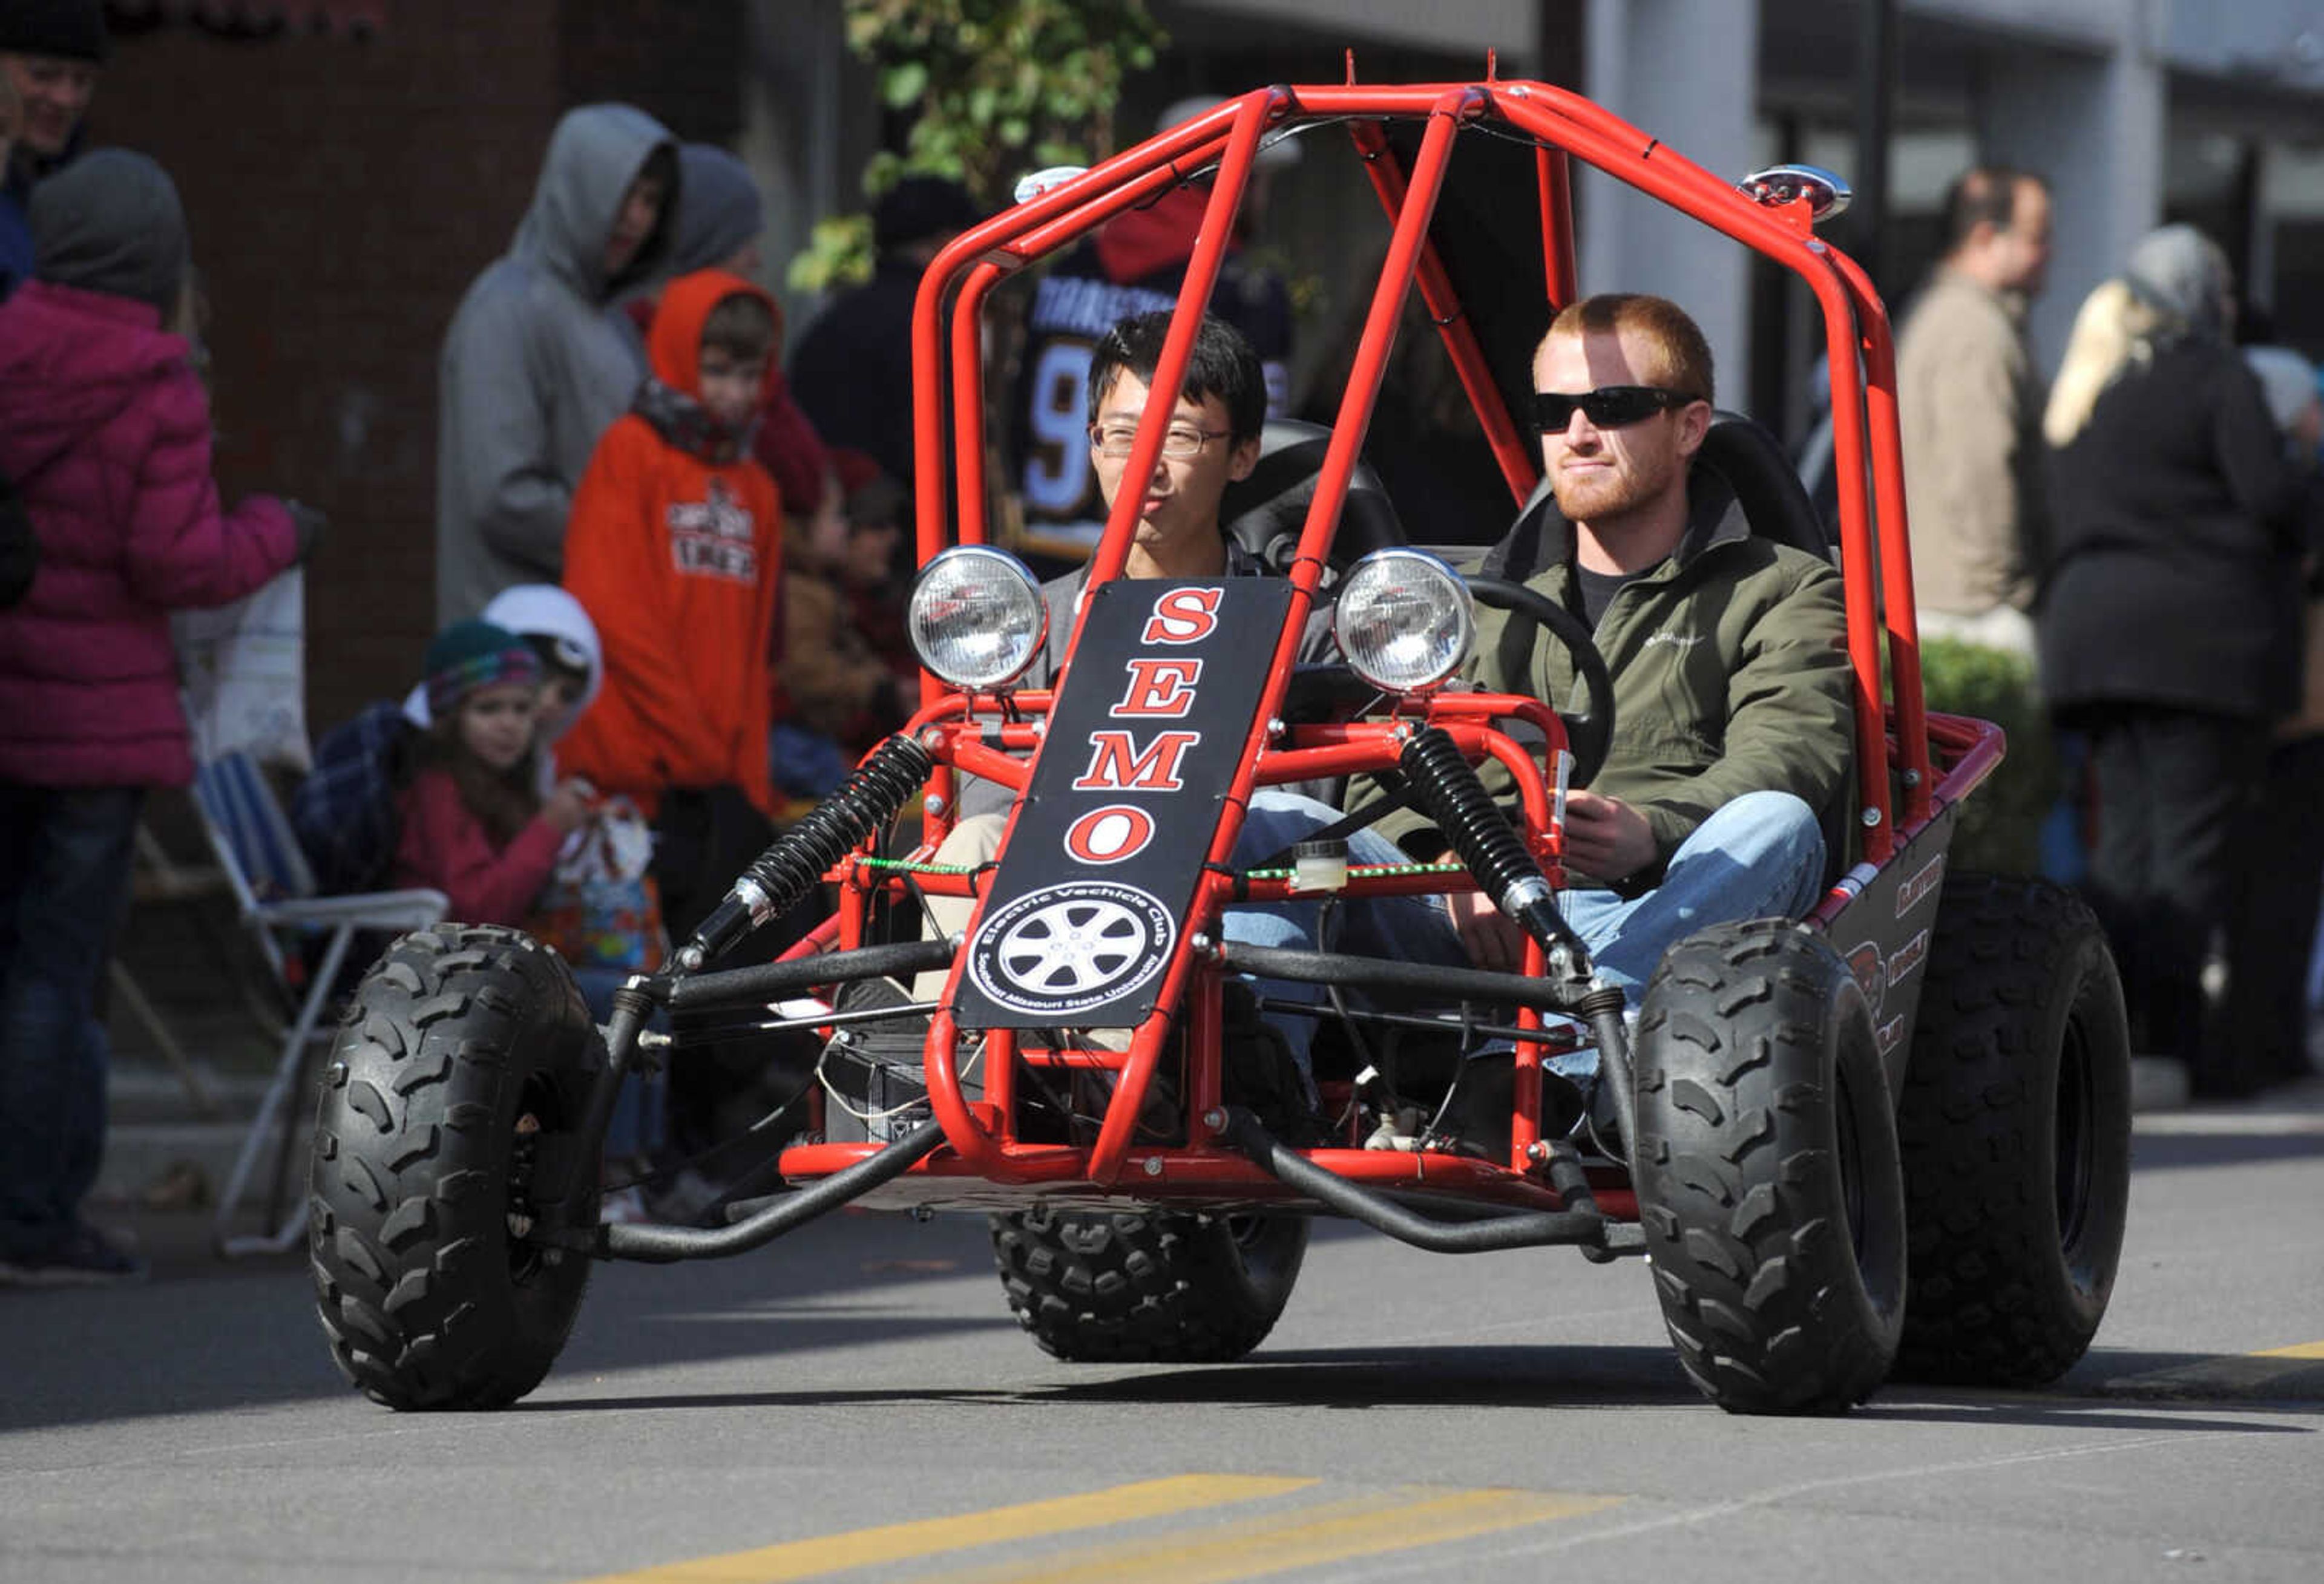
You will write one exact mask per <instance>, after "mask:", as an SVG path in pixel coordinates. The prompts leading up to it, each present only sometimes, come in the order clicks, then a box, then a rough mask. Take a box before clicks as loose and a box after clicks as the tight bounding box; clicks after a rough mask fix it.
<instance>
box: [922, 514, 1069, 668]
mask: <svg viewBox="0 0 2324 1584" xmlns="http://www.w3.org/2000/svg"><path fill="white" fill-rule="evenodd" d="M908 626H909V627H910V630H911V635H912V651H913V652H914V653H915V654H917V655H918V656H919V657H920V664H922V665H923V666H926V667H927V668H928V669H929V670H931V671H934V672H935V673H936V675H937V676H939V677H943V678H944V679H945V681H946V682H949V683H951V684H952V685H953V686H954V687H963V688H966V689H968V690H969V691H970V692H972V693H974V692H982V691H985V690H988V689H991V688H994V687H1001V686H1006V685H1008V684H1009V683H1011V682H1014V681H1015V680H1016V679H1017V678H1018V677H1021V676H1023V675H1024V674H1025V668H1026V667H1028V666H1029V665H1031V664H1032V663H1033V659H1034V657H1035V656H1037V655H1038V654H1039V653H1040V652H1041V645H1042V644H1043V643H1044V642H1045V641H1047V639H1048V636H1049V607H1048V605H1047V603H1046V602H1045V601H1044V600H1043V599H1042V598H1041V585H1039V584H1037V583H1036V582H1035V581H1034V580H1033V575H1032V573H1030V572H1028V571H1027V570H1026V567H1025V564H1024V563H1023V562H1022V561H1019V559H1017V557H1014V556H1011V555H1010V554H1009V553H1008V552H1007V551H1005V550H996V549H993V548H991V547H989V546H986V545H954V547H953V548H951V549H949V550H945V551H944V552H942V553H941V554H939V555H937V556H936V557H935V558H934V559H933V560H931V561H930V562H929V563H928V564H927V566H924V567H922V568H921V569H920V576H919V579H918V582H916V583H914V584H913V585H912V603H911V608H910V613H909V618H908Z"/></svg>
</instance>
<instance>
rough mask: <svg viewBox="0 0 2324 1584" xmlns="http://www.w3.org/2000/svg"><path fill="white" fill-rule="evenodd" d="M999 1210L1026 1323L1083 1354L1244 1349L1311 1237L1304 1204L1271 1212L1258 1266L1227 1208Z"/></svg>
mask: <svg viewBox="0 0 2324 1584" xmlns="http://www.w3.org/2000/svg"><path fill="white" fill-rule="evenodd" d="M990 1219H991V1227H992V1254H993V1262H994V1264H995V1265H996V1266H998V1267H999V1270H1000V1273H1001V1286H1002V1288H1003V1289H1004V1290H1005V1291H1006V1292H1007V1293H1008V1295H1009V1307H1010V1310H1011V1311H1012V1312H1014V1313H1015V1314H1016V1316H1017V1322H1018V1323H1019V1325H1021V1326H1023V1327H1024V1328H1025V1330H1026V1331H1028V1333H1030V1334H1031V1336H1032V1338H1033V1340H1035V1341H1036V1342H1037V1343H1039V1344H1040V1346H1041V1348H1042V1349H1044V1350H1045V1351H1047V1352H1048V1353H1050V1354H1052V1355H1053V1356H1055V1357H1056V1358H1063V1359H1065V1360H1068V1361H1069V1362H1074V1363H1093V1364H1223V1363H1227V1362H1230V1361H1231V1360H1233V1359H1236V1358H1241V1357H1242V1356H1243V1355H1244V1354H1246V1353H1248V1352H1250V1350H1251V1349H1254V1348H1256V1347H1258V1346H1259V1343H1260V1342H1262V1341H1264V1340H1266V1338H1267V1333H1268V1331H1271V1330H1273V1329H1274V1326H1275V1322H1276V1320H1277V1317H1278V1316H1280V1315H1281V1314H1282V1312H1283V1306H1284V1304H1285V1303H1287V1302H1288V1301H1289V1299H1290V1296H1291V1288H1292V1285H1293V1284H1294V1282H1295V1281H1296V1279H1297V1277H1298V1274H1299V1266H1300V1262H1301V1260H1302V1259H1303V1258H1304V1257H1305V1251H1306V1247H1307V1221H1306V1219H1305V1217H1302V1216H1270V1217H1266V1218H1263V1224H1262V1225H1261V1226H1260V1228H1259V1230H1258V1232H1257V1237H1258V1238H1259V1239H1260V1240H1261V1243H1262V1248H1261V1255H1262V1257H1261V1258H1260V1259H1259V1261H1258V1262H1257V1263H1256V1266H1254V1265H1253V1263H1251V1262H1250V1261H1247V1260H1246V1259H1245V1257H1244V1254H1243V1251H1242V1249H1241V1248H1240V1246H1239V1245H1238V1244H1237V1242H1236V1240H1235V1236H1234V1232H1233V1230H1232V1229H1231V1226H1230V1225H1229V1223H1228V1222H1227V1221H1226V1220H1222V1219H1217V1218H1205V1217H1198V1216H1190V1215H1172V1214H1165V1213H1162V1212H1158V1211H1155V1212H1139V1211H1114V1212H1085V1211H1054V1210H1050V1209H1047V1208H1046V1207H1042V1206H1036V1207H1035V1208H1033V1209H1031V1210H1028V1211H1021V1212H1018V1213H1015V1214H1010V1215H996V1216H993V1217H991V1218H990Z"/></svg>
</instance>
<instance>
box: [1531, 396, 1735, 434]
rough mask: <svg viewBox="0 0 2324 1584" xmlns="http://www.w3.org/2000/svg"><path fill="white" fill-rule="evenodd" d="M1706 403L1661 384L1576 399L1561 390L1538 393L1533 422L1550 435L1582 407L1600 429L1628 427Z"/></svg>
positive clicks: (1564, 424)
mask: <svg viewBox="0 0 2324 1584" xmlns="http://www.w3.org/2000/svg"><path fill="white" fill-rule="evenodd" d="M1701 400H1702V398H1701V397H1700V396H1696V395H1692V394H1691V393H1689V392H1687V391H1665V390H1664V389H1663V388H1662V387H1661V386H1660V385H1600V386H1599V387H1598V389H1596V390H1595V391H1582V392H1581V393H1580V394H1579V395H1573V396H1569V395H1567V394H1565V393H1564V392H1563V391H1535V392H1534V393H1533V421H1534V427H1535V428H1538V429H1540V430H1541V431H1542V432H1543V433H1544V434H1548V433H1550V432H1551V431H1553V430H1556V429H1562V428H1564V427H1565V426H1566V425H1568V424H1570V423H1572V421H1573V411H1574V409H1576V408H1580V409H1581V410H1582V416H1583V417H1584V418H1586V419H1589V420H1590V421H1591V423H1592V424H1593V425H1595V426H1596V427H1597V428H1601V429H1619V428H1628V427H1629V426H1630V425H1632V424H1634V423H1637V422H1640V421H1642V420H1643V419H1649V418H1652V417H1653V416H1654V415H1655V413H1657V412H1667V411H1668V410H1670V409H1672V408H1674V407H1684V406H1686V405H1687V404H1688V403H1690V402H1693V401H1701Z"/></svg>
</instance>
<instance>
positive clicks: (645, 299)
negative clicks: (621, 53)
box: [617, 143, 911, 516]
mask: <svg viewBox="0 0 2324 1584" xmlns="http://www.w3.org/2000/svg"><path fill="white" fill-rule="evenodd" d="M678 170H679V171H680V172H681V173H682V174H681V175H680V176H679V179H678V180H679V182H680V184H681V185H682V186H683V187H684V188H685V189H686V202H685V203H684V204H683V205H681V206H680V207H679V208H678V230H677V233H676V235H675V238H674V240H673V241H672V243H671V245H670V253H669V272H670V273H671V274H672V275H674V276H675V275H691V274H693V273H694V272H696V270H712V269H717V268H720V267H722V266H723V265H724V263H725V262H726V261H727V260H728V259H730V258H732V257H733V256H734V253H736V251H737V250H739V249H740V248H741V247H742V244H745V243H748V242H752V241H754V240H756V239H757V237H758V235H759V234H760V232H761V231H762V230H763V229H765V226H766V206H765V204H764V203H763V202H762V201H761V198H760V197H759V181H758V178H756V177H755V176H752V174H751V168H750V166H748V165H746V164H744V163H743V162H742V161H741V160H740V159H738V158H736V157H735V156H734V155H733V154H730V153H728V152H726V151H725V150H724V149H722V148H720V147H718V146H717V145H716V144H715V143H688V144H687V145H686V146H685V147H684V148H682V149H680V150H678ZM656 300H657V293H655V292H654V291H651V290H645V291H641V292H640V293H639V294H638V295H637V296H635V297H633V298H632V299H630V300H629V301H627V302H625V303H623V304H622V307H621V310H620V312H619V314H618V316H617V317H618V318H619V320H620V322H621V323H622V325H623V326H624V327H626V333H627V334H629V335H631V336H634V337H635V338H636V340H637V343H638V345H639V346H641V347H643V346H644V345H645V338H646V336H647V335H648V334H649V333H650V331H651V330H652V328H653V318H654V304H655V302H656ZM908 383H909V381H907V384H908ZM910 406H911V402H910V399H909V396H908V395H907V398H906V401H905V408H906V411H905V414H904V417H905V420H906V423H907V425H908V424H909V422H910V419H911V412H910ZM751 449H752V455H753V456H757V457H758V459H759V464H760V465H761V466H762V467H764V468H765V469H766V470H767V471H768V472H769V473H770V474H774V475H775V488H776V489H777V490H779V491H780V492H781V493H782V497H783V508H784V510H786V511H790V512H793V513H795V514H797V515H800V516H805V515H807V514H808V513H811V512H813V511H815V509H816V506H817V505H818V504H819V503H820V502H821V501H822V499H823V474H824V470H825V468H827V467H829V466H830V465H831V456H830V453H829V452H827V451H825V449H824V445H823V439H822V437H821V436H819V435H817V434H816V428H815V425H814V424H813V423H811V422H809V421H808V419H807V414H806V412H805V411H803V410H801V409H800V406H799V403H798V401H797V400H796V399H795V398H794V397H793V395H792V394H791V390H790V385H789V383H788V382H787V381H786V380H785V379H784V378H783V371H782V368H781V365H780V364H779V363H778V362H777V361H776V360H774V359H772V358H770V359H769V360H768V363H767V394H766V399H765V401H762V402H761V403H760V406H759V429H758V434H757V437H756V438H755V439H753V440H752V447H751Z"/></svg>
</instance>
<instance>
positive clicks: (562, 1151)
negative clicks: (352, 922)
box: [308, 924, 604, 1409]
mask: <svg viewBox="0 0 2324 1584" xmlns="http://www.w3.org/2000/svg"><path fill="white" fill-rule="evenodd" d="M603 1064H604V1041H603V1039H602V1038H601V1037H600V1036H599V1035H598V1032H597V1029H596V1027H595V1025H594V1024H592V1023H591V1021H590V1018H589V1012H588V1008H587V1007H586V1006H585V1005H584V1004H583V1002H582V999H581V992H580V990H578V989H577V988H576V986H575V984H574V982H573V975H572V972H571V971H570V970H568V969H567V967H566V966H565V962H564V960H563V959H561V958H559V957H558V955H557V954H556V953H553V952H551V951H549V950H548V949H547V948H546V947H544V946H541V945H539V944H537V943H536V942H534V941H533V940H532V939H531V938H530V937H529V936H527V935H521V934H520V933H519V932H517V931H515V930H512V929H500V928H489V927H484V926H461V925H451V924H447V925H439V926H437V927H436V928H434V929H431V930H427V931H424V932H422V933H420V934H417V935H406V936H404V937H403V938H402V939H401V940H400V941H398V942H396V943H395V944H393V945H392V946H391V947H389V948H388V950H387V952H386V953H385V954H384V955H383V956H382V957H381V959H380V960H379V962H378V963H377V964H376V965H375V966H374V968H373V969H372V970H371V972H369V973H367V974H366V975H364V981H363V983H362V984H361V985H360V986H359V987H358V988H357V990H356V991H355V1002H354V1005H353V1006H352V1007H351V1008H349V1010H348V1013H347V1017H346V1021H345V1023H344V1025H343V1026H342V1027H341V1028H340V1030H339V1035H338V1038H337V1043H336V1044H335V1045H333V1046H332V1050H331V1064H330V1069H329V1072H328V1075H327V1080H326V1082H325V1086H324V1089H323V1095H322V1101H321V1104H320V1108H319V1113H318V1117H317V1119H316V1128H315V1153H314V1163H313V1167H312V1171H311V1174H310V1176H309V1191H310V1194H311V1198H310V1200H309V1211H310V1213H309V1233H308V1252H309V1260H310V1263H311V1265H312V1266H313V1270H314V1277H315V1295H316V1307H317V1310H318V1313H319V1315H320V1317H321V1319H322V1322H323V1330H324V1331H325V1332H326V1333H327V1335H328V1336H329V1338H330V1342H331V1355H332V1357H333V1358H335V1359H337V1362H338V1366H339V1368H340V1370H341V1371H342V1372H343V1373H344V1374H345V1375H346V1377H347V1378H348V1380H350V1381H351V1382H353V1383H354V1384H355V1386H357V1387H359V1388H360V1389H361V1390H362V1391H363V1392H364V1394H365V1395H369V1396H370V1397H371V1398H373V1399H374V1401H376V1402H380V1403H383V1404H387V1405H388V1406H389V1407H391V1408H401V1409H412V1408H497V1407H501V1406H503V1405H505V1404H509V1403H512V1402H514V1401H515V1400H516V1399H517V1398H519V1397H521V1396H523V1395H525V1394H526V1393H527V1392H529V1391H530V1390H532V1388H533V1387H534V1386H538V1385H539V1384H540V1381H541V1377H544V1376H546V1375H547V1374H548V1373H549V1366H550V1365H551V1364H553V1363H554V1362H555V1361H556V1358H557V1355H558V1352H559V1351H561V1350H562V1349H563V1348H564V1346H565V1339H566V1336H567V1332H568V1331H570V1330H571V1329H572V1325H573V1316H574V1313H575V1312H576V1310H577V1309H578V1308H579V1307H580V1303H581V1291H582V1288H583V1286H584V1285H585V1284H586V1282H587V1281H588V1279H589V1260H588V1258H587V1257H586V1256H585V1255H584V1254H582V1253H580V1252H577V1251H575V1250H570V1249H566V1248H543V1247H541V1246H540V1245H539V1244H538V1243H536V1242H534V1241H532V1240H531V1239H530V1237H529V1236H528V1234H529V1233H530V1230H531V1229H532V1226H533V1223H534V1222H535V1221H536V1220H539V1218H541V1216H542V1215H543V1214H544V1212H545V1211H548V1210H549V1209H550V1208H551V1207H550V1206H549V1204H547V1203H546V1202H544V1196H546V1195H548V1194H550V1193H563V1192H567V1188H568V1184H569V1192H570V1198H569V1200H568V1201H567V1202H565V1204H564V1206H563V1209H564V1212H565V1214H564V1220H565V1221H566V1223H567V1225H568V1226H579V1227H589V1226H594V1225H595V1222H596V1219H597V1151H596V1147H595V1141H594V1140H591V1141H587V1142H586V1146H585V1142H584V1141H583V1140H581V1139H580V1138H578V1137H576V1135H577V1133H578V1131H579V1129H580V1128H581V1126H582V1119H583V1116H584V1114H585V1113H586V1110H587V1103H588V1095H589V1087H590V1082H591V1079H592V1078H593V1076H594V1075H595V1073H596V1072H597V1071H598V1069H599V1068H600V1067H601V1066H602V1065H603ZM568 1170H569V1172H570V1176H569V1178H567V1175H566V1174H567V1171H568Z"/></svg>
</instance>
